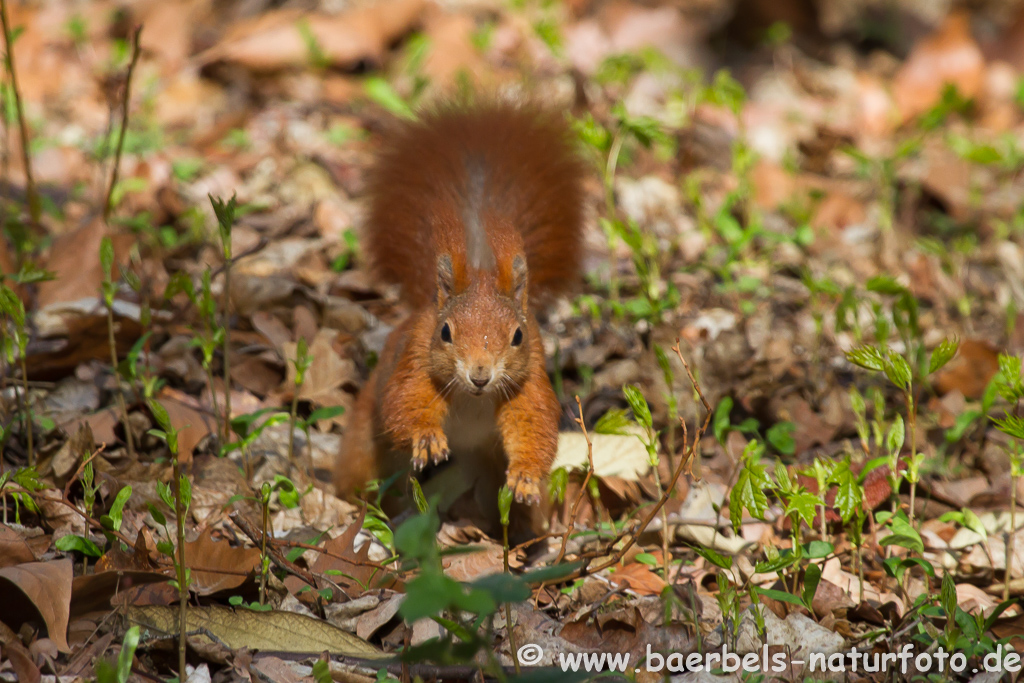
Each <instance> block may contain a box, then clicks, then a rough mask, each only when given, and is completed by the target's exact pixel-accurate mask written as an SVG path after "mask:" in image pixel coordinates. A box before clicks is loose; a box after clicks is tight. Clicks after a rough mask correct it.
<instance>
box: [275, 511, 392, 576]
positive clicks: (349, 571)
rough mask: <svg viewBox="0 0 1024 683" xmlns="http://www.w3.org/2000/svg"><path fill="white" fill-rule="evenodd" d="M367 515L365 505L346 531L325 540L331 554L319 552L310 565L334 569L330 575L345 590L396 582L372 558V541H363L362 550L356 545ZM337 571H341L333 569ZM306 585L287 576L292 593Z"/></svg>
mask: <svg viewBox="0 0 1024 683" xmlns="http://www.w3.org/2000/svg"><path fill="white" fill-rule="evenodd" d="M365 515H366V508H363V509H362V511H361V512H360V513H359V516H358V517H356V518H355V519H354V520H353V521H352V523H351V524H349V525H348V527H347V528H346V529H345V532H344V533H342V534H341V535H340V536H338V537H337V538H333V539H331V540H329V541H327V542H326V543H324V545H323V548H324V550H325V551H327V552H329V553H331V555H327V554H326V553H320V554H319V555H318V556H317V558H316V560H315V561H314V562H313V566H312V567H311V568H310V570H311V571H312V572H313V573H314V574H317V575H322V574H324V573H325V572H327V571H331V570H333V571H332V573H331V574H330V575H329V578H330V580H331V581H333V582H334V583H336V584H338V585H339V586H341V588H342V589H343V590H362V587H363V586H364V585H367V584H369V583H370V582H371V581H373V582H374V583H380V582H381V581H383V583H381V585H380V587H381V588H388V587H391V586H392V584H394V577H392V576H390V575H388V576H384V575H382V572H381V571H380V570H379V569H377V568H376V567H375V566H373V565H372V563H371V562H370V559H369V553H370V543H369V542H366V543H363V544H362V545H361V546H360V547H359V550H356V549H355V541H356V537H357V536H358V535H359V532H360V531H362V528H363V518H364V517H365ZM335 571H336V572H340V573H334V572H335ZM304 585H305V583H303V582H302V581H301V580H299V579H298V578H297V577H294V576H289V577H288V578H286V579H285V586H287V587H288V589H289V590H291V591H292V592H293V593H294V592H296V591H297V590H299V589H300V588H301V587H302V586H304ZM321 587H323V586H321ZM374 587H376V586H374Z"/></svg>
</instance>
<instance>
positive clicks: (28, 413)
mask: <svg viewBox="0 0 1024 683" xmlns="http://www.w3.org/2000/svg"><path fill="white" fill-rule="evenodd" d="M18 355H19V356H20V361H21V401H22V403H24V406H23V408H24V410H25V422H24V425H25V438H26V439H27V443H28V466H29V467H35V466H36V450H35V447H34V446H33V445H32V431H33V428H34V425H33V422H32V401H31V400H30V399H29V397H28V364H27V363H26V361H25V352H24V351H22V352H20V353H19V354H18Z"/></svg>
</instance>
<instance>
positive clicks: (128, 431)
mask: <svg viewBox="0 0 1024 683" xmlns="http://www.w3.org/2000/svg"><path fill="white" fill-rule="evenodd" d="M107 344H108V345H109V346H110V366H111V368H113V370H114V387H115V393H116V394H117V405H118V407H119V408H120V409H121V419H122V420H124V441H125V445H126V446H127V447H128V456H129V457H130V458H131V459H132V460H133V461H134V460H135V437H134V436H132V424H131V422H130V421H129V420H128V404H127V403H125V400H124V393H123V392H122V391H121V377H120V373H118V371H117V341H116V340H115V338H114V308H113V306H107Z"/></svg>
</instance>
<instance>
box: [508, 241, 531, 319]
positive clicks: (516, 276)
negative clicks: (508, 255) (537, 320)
mask: <svg viewBox="0 0 1024 683" xmlns="http://www.w3.org/2000/svg"><path fill="white" fill-rule="evenodd" d="M528 285H529V278H528V274H527V272H526V258H525V257H523V255H522V254H517V255H516V257H515V258H514V259H512V298H513V299H515V301H516V303H517V304H519V305H520V306H521V307H522V309H523V310H524V311H525V310H526V293H527V289H528Z"/></svg>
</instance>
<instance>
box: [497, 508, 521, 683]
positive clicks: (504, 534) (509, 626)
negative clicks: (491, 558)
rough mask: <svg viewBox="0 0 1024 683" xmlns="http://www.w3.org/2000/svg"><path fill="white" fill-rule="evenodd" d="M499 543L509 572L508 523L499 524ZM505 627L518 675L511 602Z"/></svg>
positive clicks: (507, 606)
mask: <svg viewBox="0 0 1024 683" xmlns="http://www.w3.org/2000/svg"><path fill="white" fill-rule="evenodd" d="M501 545H502V550H503V551H504V553H503V554H504V562H505V573H506V574H510V573H511V572H510V571H509V568H508V524H502V525H501ZM505 628H506V629H507V630H508V646H509V648H510V649H511V650H512V664H513V665H514V666H515V668H516V675H517V676H518V675H519V652H517V650H516V636H515V634H514V633H513V630H512V604H511V603H508V602H506V603H505Z"/></svg>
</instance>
